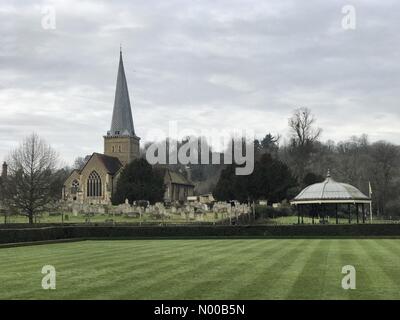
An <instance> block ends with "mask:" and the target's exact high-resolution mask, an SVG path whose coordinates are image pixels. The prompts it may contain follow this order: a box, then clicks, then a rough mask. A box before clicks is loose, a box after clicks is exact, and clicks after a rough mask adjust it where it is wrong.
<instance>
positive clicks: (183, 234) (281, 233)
mask: <svg viewBox="0 0 400 320" xmlns="http://www.w3.org/2000/svg"><path fill="white" fill-rule="evenodd" d="M397 236H398V237H400V225H399V224H376V225H374V224H371V225H338V226H337V225H288V226H162V227H161V226H160V227H159V226H145V227H133V226H59V227H42V228H22V229H10V228H8V229H2V230H0V243H20V242H33V241H48V240H57V239H78V238H81V239H117V238H121V239H136V238H147V239H151V238H214V237H217V238H218V237H220V238H230V237H231V238H235V237H254V238H303V237H304V238H308V237H320V238H329V237H346V238H356V237H363V238H369V237H397Z"/></svg>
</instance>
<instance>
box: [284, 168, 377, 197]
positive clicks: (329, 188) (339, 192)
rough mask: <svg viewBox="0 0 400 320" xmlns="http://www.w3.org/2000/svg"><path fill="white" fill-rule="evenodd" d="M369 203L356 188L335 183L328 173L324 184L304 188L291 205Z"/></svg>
mask: <svg viewBox="0 0 400 320" xmlns="http://www.w3.org/2000/svg"><path fill="white" fill-rule="evenodd" d="M370 201H371V199H370V198H369V197H367V196H366V195H365V194H363V193H362V192H361V191H360V190H358V189H357V188H356V187H354V186H352V185H350V184H347V183H341V182H337V181H335V180H334V179H333V178H332V177H331V174H330V172H329V171H328V175H327V177H326V179H325V181H324V182H321V183H315V184H313V185H310V186H308V187H306V188H305V189H303V190H302V191H301V192H300V193H299V194H298V195H297V196H296V197H295V198H294V199H293V200H292V201H291V203H292V204H307V203H369V202H370Z"/></svg>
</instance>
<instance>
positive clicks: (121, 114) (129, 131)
mask: <svg viewBox="0 0 400 320" xmlns="http://www.w3.org/2000/svg"><path fill="white" fill-rule="evenodd" d="M107 135H109V136H135V129H134V127H133V118H132V109H131V102H130V100H129V92H128V85H127V83H126V77H125V70H124V63H123V61H122V52H121V51H120V55H119V67H118V75H117V87H116V90H115V100H114V110H113V116H112V121H111V129H110V131H109V132H108V133H107Z"/></svg>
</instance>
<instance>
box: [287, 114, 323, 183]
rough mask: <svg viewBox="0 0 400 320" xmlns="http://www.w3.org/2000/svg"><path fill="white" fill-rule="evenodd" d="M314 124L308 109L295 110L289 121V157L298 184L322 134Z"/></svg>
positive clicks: (313, 118) (314, 119) (312, 116)
mask: <svg viewBox="0 0 400 320" xmlns="http://www.w3.org/2000/svg"><path fill="white" fill-rule="evenodd" d="M315 122H316V118H315V117H314V115H313V114H312V113H311V110H310V109H308V108H299V109H296V110H295V111H294V112H293V115H292V117H291V118H290V119H289V128H290V130H291V138H290V156H291V158H292V162H293V165H294V167H295V173H296V175H297V178H298V180H299V182H301V181H302V180H303V178H304V176H305V171H306V167H307V164H308V162H309V161H310V158H311V154H312V152H313V149H314V145H315V143H316V142H317V141H318V138H319V137H320V135H321V132H322V129H320V128H315Z"/></svg>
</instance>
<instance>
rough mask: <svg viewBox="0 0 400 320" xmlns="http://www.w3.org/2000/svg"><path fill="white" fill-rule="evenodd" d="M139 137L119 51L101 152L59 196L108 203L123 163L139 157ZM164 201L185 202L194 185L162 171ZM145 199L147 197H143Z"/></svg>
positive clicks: (71, 178) (79, 171)
mask: <svg viewBox="0 0 400 320" xmlns="http://www.w3.org/2000/svg"><path fill="white" fill-rule="evenodd" d="M139 142H140V138H139V137H138V136H137V135H136V134H135V129H134V125H133V117H132V109H131V103H130V99H129V92H128V86H127V81H126V77H125V70H124V64H123V61H122V52H120V57H119V67H118V75H117V87H116V91H115V101H114V109H113V115H112V121H111V129H110V131H108V132H107V135H105V136H104V154H100V153H93V154H92V155H91V156H90V157H87V160H86V162H85V164H84V166H83V167H82V168H80V169H79V170H74V171H73V172H72V173H71V175H70V176H69V177H68V179H67V180H66V181H65V183H64V186H63V192H62V199H63V200H66V201H77V202H79V203H90V204H110V202H111V196H112V194H113V192H114V190H116V182H117V181H118V178H119V175H120V174H121V172H122V169H123V168H124V166H125V165H127V164H128V163H130V162H131V161H133V160H134V159H137V158H138V157H139V156H140V145H139ZM164 183H165V187H166V191H165V201H186V198H187V197H188V196H191V195H193V193H194V185H193V184H192V183H190V182H189V181H188V180H187V179H186V178H185V177H184V176H183V175H182V174H180V173H177V172H172V171H171V170H169V169H166V170H165V175H164ZM143 200H146V199H143Z"/></svg>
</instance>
